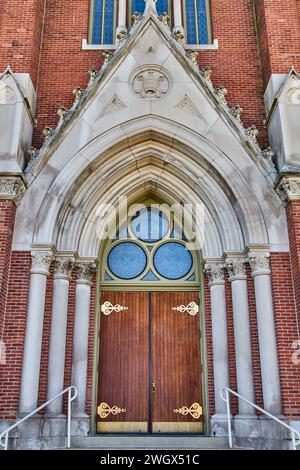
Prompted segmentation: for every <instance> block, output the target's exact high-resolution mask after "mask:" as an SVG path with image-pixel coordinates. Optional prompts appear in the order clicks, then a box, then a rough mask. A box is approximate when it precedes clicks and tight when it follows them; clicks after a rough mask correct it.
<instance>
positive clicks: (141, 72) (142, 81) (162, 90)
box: [130, 65, 172, 99]
mask: <svg viewBox="0 0 300 470" xmlns="http://www.w3.org/2000/svg"><path fill="white" fill-rule="evenodd" d="M130 85H131V88H132V90H133V92H134V94H135V95H136V96H137V97H139V98H141V99H159V98H162V97H164V96H166V95H167V93H169V91H170V89H171V86H172V78H171V76H170V74H169V72H168V71H167V70H165V69H162V68H161V67H156V66H155V65H149V66H145V67H141V68H139V69H138V70H136V71H135V72H134V73H133V75H132V76H131V79H130Z"/></svg>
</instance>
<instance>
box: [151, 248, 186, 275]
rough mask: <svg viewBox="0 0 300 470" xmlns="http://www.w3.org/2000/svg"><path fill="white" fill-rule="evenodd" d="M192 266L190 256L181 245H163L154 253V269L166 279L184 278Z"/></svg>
mask: <svg viewBox="0 0 300 470" xmlns="http://www.w3.org/2000/svg"><path fill="white" fill-rule="evenodd" d="M192 265H193V258H192V255H191V253H190V252H189V250H187V248H186V247H185V246H184V245H182V244H181V243H177V242H168V243H164V244H163V245H161V246H160V247H158V248H157V250H156V252H155V253H154V266H155V269H156V271H157V272H158V273H159V274H160V275H161V276H162V277H165V278H166V279H173V280H174V279H180V278H182V277H184V276H186V275H187V274H188V273H189V271H190V270H191V268H192Z"/></svg>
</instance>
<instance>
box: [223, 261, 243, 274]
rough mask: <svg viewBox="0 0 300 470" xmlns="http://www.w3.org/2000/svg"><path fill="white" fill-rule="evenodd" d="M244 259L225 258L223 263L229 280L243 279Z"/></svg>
mask: <svg viewBox="0 0 300 470" xmlns="http://www.w3.org/2000/svg"><path fill="white" fill-rule="evenodd" d="M245 262H246V260H245V258H227V259H226V261H225V264H226V267H227V270H228V274H229V276H230V277H231V278H233V277H245V276H246V267H245Z"/></svg>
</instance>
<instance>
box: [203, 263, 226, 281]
mask: <svg viewBox="0 0 300 470" xmlns="http://www.w3.org/2000/svg"><path fill="white" fill-rule="evenodd" d="M204 270H205V273H206V275H207V277H208V281H209V282H208V285H209V287H211V286H214V285H220V284H221V285H223V284H225V276H224V264H223V263H217V264H209V263H206V264H205V267H204Z"/></svg>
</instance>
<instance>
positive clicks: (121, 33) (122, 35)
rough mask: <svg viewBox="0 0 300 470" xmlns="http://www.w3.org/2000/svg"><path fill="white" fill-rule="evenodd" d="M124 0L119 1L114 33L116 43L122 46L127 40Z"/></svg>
mask: <svg viewBox="0 0 300 470" xmlns="http://www.w3.org/2000/svg"><path fill="white" fill-rule="evenodd" d="M126 3H127V2H126V0H119V10H118V26H117V31H116V43H117V44H122V43H123V41H124V40H125V39H126V38H127V27H126V23H127V22H126V12H127V9H126Z"/></svg>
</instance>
